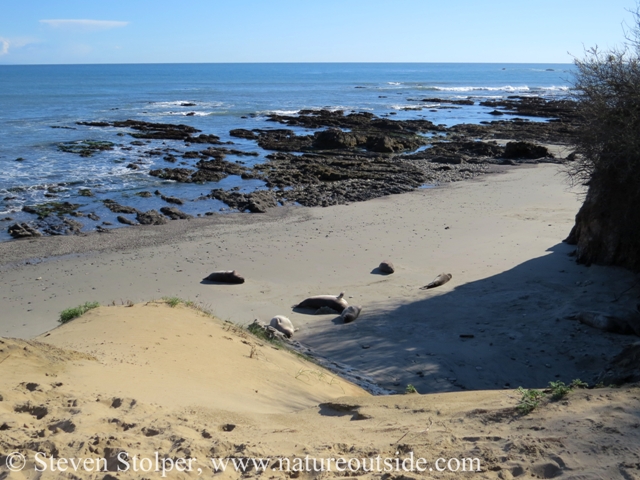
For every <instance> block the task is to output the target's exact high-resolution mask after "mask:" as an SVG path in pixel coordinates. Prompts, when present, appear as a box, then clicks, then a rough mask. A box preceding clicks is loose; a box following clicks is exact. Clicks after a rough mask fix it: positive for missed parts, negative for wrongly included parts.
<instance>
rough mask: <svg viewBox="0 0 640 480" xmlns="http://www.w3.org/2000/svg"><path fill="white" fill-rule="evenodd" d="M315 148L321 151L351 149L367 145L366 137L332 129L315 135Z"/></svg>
mask: <svg viewBox="0 0 640 480" xmlns="http://www.w3.org/2000/svg"><path fill="white" fill-rule="evenodd" d="M314 137H315V138H314V140H313V146H314V147H315V148H317V149H320V150H332V149H350V148H356V147H358V146H359V145H363V144H365V143H366V141H367V138H366V136H362V135H361V136H358V135H356V134H353V133H350V132H343V131H342V130H340V129H337V128H330V129H328V130H324V131H322V132H318V133H316V134H315V136H314Z"/></svg>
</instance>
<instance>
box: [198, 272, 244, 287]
mask: <svg viewBox="0 0 640 480" xmlns="http://www.w3.org/2000/svg"><path fill="white" fill-rule="evenodd" d="M204 280H205V281H206V282H219V283H234V284H237V283H244V277H242V276H240V275H238V272H236V271H235V270H222V271H219V272H213V273H212V274H211V275H209V276H208V277H207V278H205V279H204Z"/></svg>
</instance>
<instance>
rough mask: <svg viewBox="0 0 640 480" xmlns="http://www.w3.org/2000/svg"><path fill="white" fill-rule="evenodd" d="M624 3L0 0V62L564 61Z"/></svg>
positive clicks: (629, 19) (603, 37)
mask: <svg viewBox="0 0 640 480" xmlns="http://www.w3.org/2000/svg"><path fill="white" fill-rule="evenodd" d="M635 9H636V2H635V0H526V1H524V0H440V1H435V0H386V1H383V0H366V1H365V0H225V1H222V0H180V1H177V0H153V1H148V0H126V1H125V0H2V2H0V65H2V64H4V65H7V64H9V65H11V64H83V63H203V62H205V63H211V62H494V63H518V62H521V63H571V62H573V59H574V58H575V57H578V58H580V57H582V56H583V55H584V51H585V48H589V47H594V46H596V45H597V46H598V47H600V48H604V49H608V48H613V47H615V46H617V45H620V44H621V43H622V42H623V40H624V29H623V24H625V23H626V24H627V25H633V24H634V17H633V15H632V14H631V13H629V10H635Z"/></svg>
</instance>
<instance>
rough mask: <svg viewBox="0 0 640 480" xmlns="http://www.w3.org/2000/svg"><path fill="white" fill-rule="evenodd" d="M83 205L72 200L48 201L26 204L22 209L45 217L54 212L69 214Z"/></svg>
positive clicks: (56, 213) (39, 216)
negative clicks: (71, 201)
mask: <svg viewBox="0 0 640 480" xmlns="http://www.w3.org/2000/svg"><path fill="white" fill-rule="evenodd" d="M81 206H82V205H80V204H77V203H70V202H47V203H41V204H38V205H25V206H24V207H22V211H23V212H27V213H33V214H35V215H38V218H40V219H43V218H47V217H49V216H50V215H54V214H55V215H58V216H62V215H64V214H69V213H71V212H73V211H75V210H77V209H78V208H80V207H81Z"/></svg>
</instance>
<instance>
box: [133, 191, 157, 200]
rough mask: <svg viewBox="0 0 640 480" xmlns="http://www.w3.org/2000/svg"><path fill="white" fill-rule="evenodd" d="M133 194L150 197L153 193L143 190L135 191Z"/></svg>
mask: <svg viewBox="0 0 640 480" xmlns="http://www.w3.org/2000/svg"><path fill="white" fill-rule="evenodd" d="M135 195H136V196H138V197H142V198H150V197H153V194H152V193H151V192H147V191H144V192H137V193H136V194H135Z"/></svg>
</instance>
